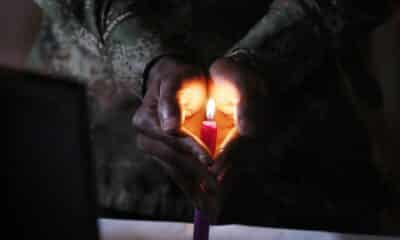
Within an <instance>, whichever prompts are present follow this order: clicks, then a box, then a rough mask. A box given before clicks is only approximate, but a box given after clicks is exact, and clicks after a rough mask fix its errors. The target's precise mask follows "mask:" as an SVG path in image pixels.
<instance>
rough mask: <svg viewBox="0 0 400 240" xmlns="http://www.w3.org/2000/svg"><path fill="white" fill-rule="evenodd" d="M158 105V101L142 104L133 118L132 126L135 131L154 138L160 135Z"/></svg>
mask: <svg viewBox="0 0 400 240" xmlns="http://www.w3.org/2000/svg"><path fill="white" fill-rule="evenodd" d="M145 101H146V100H145ZM157 104H158V103H157V100H153V101H147V102H143V103H142V105H141V106H140V107H139V108H138V109H137V110H136V112H135V114H134V116H133V118H132V124H133V127H134V128H135V129H137V130H138V131H139V132H141V133H144V134H146V135H150V136H153V137H156V136H158V135H160V133H161V128H160V124H159V120H158V113H157Z"/></svg>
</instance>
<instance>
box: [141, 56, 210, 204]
mask: <svg viewBox="0 0 400 240" xmlns="http://www.w3.org/2000/svg"><path fill="white" fill-rule="evenodd" d="M206 94H207V81H206V78H205V75H204V74H203V73H202V72H201V71H200V68H198V67H197V66H194V65H191V64H184V63H182V62H180V61H178V60H176V59H173V58H170V57H164V58H163V59H161V60H160V61H159V62H158V63H157V64H156V65H155V66H154V67H153V68H152V69H151V71H150V73H149V78H148V82H147V91H146V95H145V96H144V99H143V102H142V104H141V106H140V107H139V109H138V110H137V111H136V113H135V115H134V117H133V125H134V126H135V127H136V128H137V129H138V131H139V132H140V134H138V137H137V145H138V147H139V148H140V149H141V150H142V151H143V152H145V153H149V154H150V155H152V156H155V157H156V158H155V159H156V160H157V161H158V162H159V163H160V164H161V165H162V166H163V167H164V168H165V170H166V172H167V173H168V174H169V176H170V177H171V178H172V179H173V180H174V181H175V182H176V184H177V185H178V186H179V187H180V188H181V189H182V190H183V192H184V193H185V194H186V195H187V196H188V197H189V198H190V199H192V201H193V202H194V205H195V206H196V207H197V208H199V209H204V210H206V209H209V208H212V207H211V205H214V204H212V203H210V201H213V198H212V197H210V193H213V192H215V191H216V180H215V178H214V177H213V176H211V175H209V174H208V169H207V166H208V165H209V164H211V163H212V160H211V157H210V155H209V153H208V151H207V149H206V148H205V147H203V146H202V144H199V143H200V142H199V141H198V138H197V137H193V136H198V133H199V128H200V123H201V121H202V120H203V119H204V112H203V110H204V106H203V103H204V102H205V101H206ZM181 109H183V110H182V111H181ZM185 132H186V133H185ZM187 133H188V134H187ZM196 140H197V141H196ZM203 182H204V183H205V185H206V186H207V190H208V193H205V192H203V191H201V189H200V187H199V186H200V184H201V183H203Z"/></svg>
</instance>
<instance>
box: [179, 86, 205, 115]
mask: <svg viewBox="0 0 400 240" xmlns="http://www.w3.org/2000/svg"><path fill="white" fill-rule="evenodd" d="M177 97H178V103H179V106H180V109H181V113H182V119H181V120H182V122H184V121H185V118H187V117H191V116H192V115H193V114H195V113H197V112H199V111H200V110H201V109H202V108H203V105H204V103H205V101H206V98H207V87H206V81H205V80H203V79H193V80H191V81H187V82H185V83H184V84H183V85H182V87H181V89H180V90H179V91H178V96H177Z"/></svg>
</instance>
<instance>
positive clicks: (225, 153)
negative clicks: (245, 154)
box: [208, 137, 242, 183]
mask: <svg viewBox="0 0 400 240" xmlns="http://www.w3.org/2000/svg"><path fill="white" fill-rule="evenodd" d="M241 141H242V138H240V137H235V138H233V139H231V140H230V141H229V143H228V144H227V145H226V146H225V147H224V148H223V149H220V153H219V155H218V158H217V159H216V161H215V162H214V164H213V165H212V166H211V167H209V168H208V171H209V172H210V173H212V174H213V175H214V176H215V177H216V178H217V180H218V183H221V182H222V181H223V179H224V177H225V174H226V172H227V171H228V170H229V169H230V168H231V167H232V160H233V159H232V154H235V153H234V150H235V149H237V147H238V146H239V145H240V142H241Z"/></svg>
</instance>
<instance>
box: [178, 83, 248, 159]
mask: <svg viewBox="0 0 400 240" xmlns="http://www.w3.org/2000/svg"><path fill="white" fill-rule="evenodd" d="M212 81H213V82H212V83H211V84H210V86H209V88H208V90H209V97H210V99H209V100H208V101H207V84H206V81H205V80H203V79H193V80H192V81H188V82H186V83H185V84H184V85H182V87H181V89H180V90H179V91H178V95H177V97H178V103H179V106H180V109H181V113H182V127H181V130H182V132H183V133H185V134H187V135H189V136H191V137H193V139H195V140H196V141H197V142H198V143H199V144H200V145H202V146H203V147H204V148H205V149H207V148H206V147H205V145H204V143H203V142H202V141H201V140H200V128H201V125H202V122H203V121H204V120H206V119H207V120H215V121H216V122H217V127H218V133H217V144H216V151H215V155H214V156H213V157H214V158H217V157H218V155H219V154H220V153H222V152H223V150H224V149H225V147H226V145H228V144H229V143H230V142H231V141H232V140H233V139H234V138H235V137H236V136H238V130H237V127H236V109H237V105H238V103H239V101H240V94H239V91H238V89H237V88H236V87H235V86H234V85H233V84H232V83H230V82H228V81H226V80H223V79H217V80H215V79H213V80H212ZM204 113H206V114H204Z"/></svg>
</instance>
